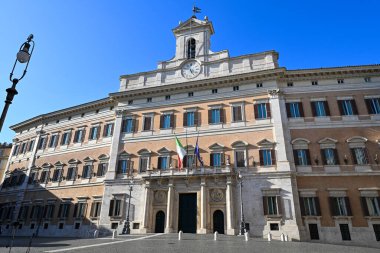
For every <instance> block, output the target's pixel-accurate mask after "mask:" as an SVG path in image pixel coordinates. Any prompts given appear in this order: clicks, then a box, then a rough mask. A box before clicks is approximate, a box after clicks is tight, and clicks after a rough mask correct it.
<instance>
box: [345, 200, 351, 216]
mask: <svg viewBox="0 0 380 253" xmlns="http://www.w3.org/2000/svg"><path fill="white" fill-rule="evenodd" d="M344 202H345V203H346V208H347V215H348V216H352V211H351V205H350V199H349V198H348V197H344Z"/></svg>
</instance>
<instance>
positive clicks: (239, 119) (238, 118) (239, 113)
mask: <svg viewBox="0 0 380 253" xmlns="http://www.w3.org/2000/svg"><path fill="white" fill-rule="evenodd" d="M235 108H236V109H235V112H236V115H234V117H235V118H234V121H241V120H243V116H242V114H241V106H237V107H235ZM234 114H235V113H234Z"/></svg>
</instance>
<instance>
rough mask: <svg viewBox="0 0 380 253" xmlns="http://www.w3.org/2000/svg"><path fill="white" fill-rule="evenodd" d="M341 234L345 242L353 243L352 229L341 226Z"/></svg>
mask: <svg viewBox="0 0 380 253" xmlns="http://www.w3.org/2000/svg"><path fill="white" fill-rule="evenodd" d="M339 228H340V234H341V235H342V240H343V241H351V235H350V229H349V227H348V224H339Z"/></svg>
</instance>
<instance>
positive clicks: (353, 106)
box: [351, 99, 358, 115]
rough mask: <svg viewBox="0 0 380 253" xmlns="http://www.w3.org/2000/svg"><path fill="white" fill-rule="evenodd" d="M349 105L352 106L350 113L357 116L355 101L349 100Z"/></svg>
mask: <svg viewBox="0 0 380 253" xmlns="http://www.w3.org/2000/svg"><path fill="white" fill-rule="evenodd" d="M351 105H352V112H353V113H354V115H358V107H357V106H356V101H355V99H352V100H351Z"/></svg>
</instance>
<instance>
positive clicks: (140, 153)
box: [137, 148, 152, 155]
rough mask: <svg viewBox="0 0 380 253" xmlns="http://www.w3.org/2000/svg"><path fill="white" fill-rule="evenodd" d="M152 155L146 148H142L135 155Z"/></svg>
mask: <svg viewBox="0 0 380 253" xmlns="http://www.w3.org/2000/svg"><path fill="white" fill-rule="evenodd" d="M151 153H152V151H150V150H149V149H146V148H143V149H140V150H139V151H137V154H139V155H150V154H151Z"/></svg>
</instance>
